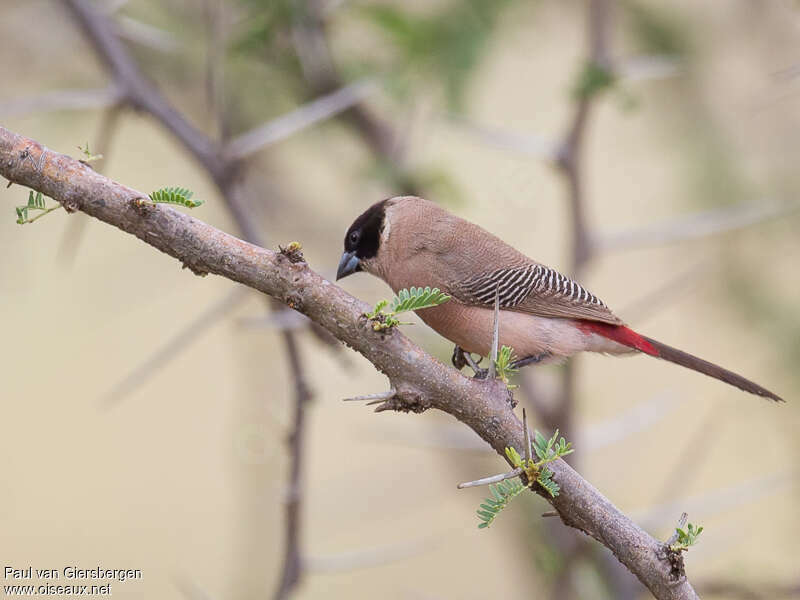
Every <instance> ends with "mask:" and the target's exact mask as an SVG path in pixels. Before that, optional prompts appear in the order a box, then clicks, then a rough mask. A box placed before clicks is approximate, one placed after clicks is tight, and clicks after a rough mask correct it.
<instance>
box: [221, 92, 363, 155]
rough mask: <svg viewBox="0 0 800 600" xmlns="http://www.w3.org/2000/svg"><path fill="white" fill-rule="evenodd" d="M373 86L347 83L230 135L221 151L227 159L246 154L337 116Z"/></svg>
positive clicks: (355, 102) (361, 97)
mask: <svg viewBox="0 0 800 600" xmlns="http://www.w3.org/2000/svg"><path fill="white" fill-rule="evenodd" d="M375 89H376V87H375V85H374V84H373V83H372V82H370V81H359V82H356V83H352V84H350V85H347V86H345V87H343V88H341V89H339V90H336V91H335V92H332V93H330V94H326V95H325V96H322V97H320V98H317V99H316V100H312V101H311V102H309V103H308V104H304V105H303V106H301V107H299V108H296V109H295V110H293V111H292V112H290V113H288V114H286V115H283V116H281V117H278V118H277V119H273V120H272V121H270V122H268V123H265V124H264V125H260V126H259V127H256V128H255V129H253V130H252V131H248V132H247V133H244V134H242V135H240V136H238V137H236V138H234V139H233V140H231V141H230V142H229V143H228V146H227V148H226V151H225V152H226V154H227V156H228V157H229V158H231V159H241V158H245V157H247V156H250V155H251V154H254V153H256V152H258V151H259V150H262V149H264V148H265V147H267V146H269V145H271V144H274V143H276V142H280V141H282V140H285V139H286V138H288V137H290V136H292V135H294V134H295V133H298V132H299V131H302V130H303V129H306V128H308V127H311V126H312V125H315V124H317V123H319V122H320V121H324V120H326V119H330V118H331V117H334V116H336V115H338V114H339V113H341V112H342V111H344V110H347V109H348V108H351V107H352V106H354V105H355V104H357V103H359V102H361V101H362V100H364V99H365V98H367V97H368V96H369V95H370V94H372V93H373V92H374V91H375Z"/></svg>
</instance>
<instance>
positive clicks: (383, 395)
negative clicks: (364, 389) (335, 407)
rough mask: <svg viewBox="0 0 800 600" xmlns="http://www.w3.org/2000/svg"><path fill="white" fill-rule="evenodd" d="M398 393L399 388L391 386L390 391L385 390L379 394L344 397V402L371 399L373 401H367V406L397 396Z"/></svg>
mask: <svg viewBox="0 0 800 600" xmlns="http://www.w3.org/2000/svg"><path fill="white" fill-rule="evenodd" d="M395 394H397V390H395V389H394V388H390V389H389V390H388V391H385V392H378V393H377V394H364V395H363V396H353V397H352V398H344V399H343V401H344V402H363V401H365V400H371V401H372V402H367V406H369V405H370V404H376V403H377V402H384V401H386V400H389V399H391V398H394V397H395Z"/></svg>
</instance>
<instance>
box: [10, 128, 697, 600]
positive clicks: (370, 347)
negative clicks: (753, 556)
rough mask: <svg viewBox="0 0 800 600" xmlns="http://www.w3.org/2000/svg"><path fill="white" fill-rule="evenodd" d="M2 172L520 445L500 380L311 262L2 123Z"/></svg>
mask: <svg viewBox="0 0 800 600" xmlns="http://www.w3.org/2000/svg"><path fill="white" fill-rule="evenodd" d="M0 175H3V176H4V177H5V178H7V179H8V180H9V181H11V182H13V183H18V184H20V185H24V186H27V187H31V188H33V189H35V190H38V191H41V192H42V193H43V194H46V195H47V196H50V197H51V198H54V199H55V200H56V201H58V202H60V203H61V204H62V205H64V207H65V208H66V209H67V210H68V211H70V212H73V211H76V210H81V211H83V212H85V213H86V214H88V215H90V216H93V217H95V218H97V219H99V220H101V221H104V222H106V223H108V224H110V225H113V226H115V227H118V228H119V229H121V230H123V231H125V232H127V233H130V234H131V235H134V236H136V237H138V238H139V239H141V240H142V241H144V242H146V243H147V244H149V245H151V246H153V247H154V248H157V249H158V250H161V251H162V252H164V253H166V254H168V255H169V256H172V257H174V258H176V259H177V260H179V261H180V262H181V263H182V264H183V265H184V267H186V268H189V269H191V270H192V271H193V272H194V273H196V274H198V275H205V274H207V273H214V274H217V275H221V276H222V277H225V278H227V279H230V280H232V281H236V282H239V283H242V284H244V285H246V286H248V287H251V288H253V289H255V290H258V291H261V292H263V293H265V294H267V295H269V296H271V297H273V298H276V299H278V300H280V301H281V302H283V303H285V304H287V305H289V306H290V307H291V308H294V309H295V310H298V311H299V312H302V313H303V314H305V315H307V316H308V317H309V318H310V319H312V320H313V321H316V322H317V323H319V324H320V325H322V326H323V327H324V328H325V329H327V330H328V331H330V332H331V333H332V334H333V335H334V336H335V337H337V338H338V339H340V340H341V341H343V342H345V343H346V344H348V345H349V346H350V347H352V348H353V349H354V350H356V351H358V352H360V353H361V354H363V355H364V356H365V357H366V358H367V359H368V360H369V361H370V362H372V363H373V364H374V365H375V367H376V368H377V369H378V370H380V371H381V372H383V373H384V374H386V375H387V377H388V378H389V380H390V382H391V384H392V387H394V389H396V390H397V395H396V396H395V397H394V398H392V399H390V400H388V401H387V403H386V405H384V406H381V407H379V408H391V409H395V410H400V411H414V412H422V411H424V410H426V409H428V408H436V409H439V410H442V411H444V412H447V413H448V414H450V415H452V416H454V417H455V418H456V419H458V420H459V421H461V422H462V423H464V424H466V425H467V426H469V427H470V428H472V429H473V430H474V431H475V432H476V433H477V434H478V435H479V436H480V437H481V438H482V439H483V440H484V441H486V442H487V443H488V444H489V445H490V446H491V447H492V448H493V449H494V450H495V451H496V452H498V454H500V455H501V456H503V455H504V448H505V447H506V446H514V447H516V448H518V449H519V448H522V447H523V432H522V424H521V423H520V422H519V420H518V419H517V418H516V416H515V415H514V413H513V411H512V409H511V407H510V405H509V403H508V391H507V390H506V388H505V386H504V385H503V384H502V383H501V382H499V381H497V380H493V381H477V380H473V379H469V378H467V377H465V376H463V375H462V374H461V373H459V372H458V371H456V370H455V369H452V368H449V367H447V366H445V365H443V364H442V363H440V362H439V361H437V360H436V359H434V358H432V357H431V356H430V355H428V354H427V353H425V352H424V351H423V350H422V349H420V348H419V347H418V346H416V345H415V344H413V343H412V342H411V341H410V340H409V339H408V338H406V337H405V336H404V335H402V334H401V333H400V332H398V331H389V332H384V333H382V334H381V333H377V332H375V331H373V330H372V328H371V327H369V324H368V323H367V321H366V319H364V317H363V314H364V313H365V312H366V311H367V310H368V309H369V306H368V305H367V304H365V303H364V302H361V301H360V300H358V299H356V298H354V297H352V296H350V295H349V294H348V293H347V292H345V291H344V290H342V289H341V288H339V287H338V286H336V285H334V284H332V283H331V282H330V281H327V280H326V279H324V278H323V277H321V276H320V275H318V274H317V273H316V272H314V271H313V270H311V269H310V268H309V267H308V265H307V264H306V263H304V262H299V263H297V262H292V261H291V260H289V258H287V257H286V256H284V255H282V254H280V253H276V252H272V251H270V250H266V249H264V248H259V247H258V246H254V245H253V244H250V243H247V242H245V241H242V240H240V239H237V238H235V237H234V236H231V235H228V234H226V233H223V232H222V231H219V230H217V229H215V228H213V227H211V226H210V225H207V224H205V223H203V222H202V221H199V220H197V219H195V218H193V217H191V216H189V215H186V214H183V213H180V212H178V211H176V210H173V209H172V208H169V207H166V206H161V205H155V206H153V205H151V204H149V203H147V202H140V201H139V200H140V199H141V198H143V197H144V194H142V193H140V192H137V191H136V190H134V189H131V188H128V187H125V186H123V185H121V184H118V183H115V182H113V181H111V180H110V179H108V178H106V177H104V176H102V175H100V174H99V173H96V172H94V171H93V170H92V169H91V168H89V167H88V166H86V165H84V164H82V163H80V162H79V161H77V160H75V159H72V158H70V157H68V156H65V155H61V154H58V153H56V152H52V151H49V150H47V149H46V148H44V147H43V146H42V145H40V144H39V143H37V142H35V141H33V140H31V139H28V138H25V137H23V136H20V135H17V134H15V133H13V132H11V131H8V130H6V129H4V128H2V127H0ZM550 467H551V470H552V471H553V473H554V475H553V478H554V480H555V481H556V482H557V483H558V484H559V486H560V487H561V493H560V494H559V495H558V496H557V497H555V498H547V499H548V501H549V502H550V503H551V504H552V505H553V507H554V508H555V509H556V510H557V511H558V513H559V516H560V517H561V520H562V521H563V522H564V523H565V524H567V525H569V526H571V527H574V528H576V529H579V530H581V531H583V532H585V533H586V534H587V535H589V536H591V537H593V538H594V539H596V540H597V541H599V542H600V543H602V544H603V545H605V546H606V547H608V548H609V549H611V550H612V552H614V554H615V556H616V557H617V558H618V559H619V561H620V562H622V563H623V564H624V565H626V566H627V567H628V568H629V569H630V570H631V571H632V572H633V573H634V574H635V575H636V576H637V577H638V578H639V579H640V581H642V583H643V584H644V585H646V586H647V587H648V588H649V589H650V591H651V592H652V593H653V594H654V595H655V596H656V597H657V598H659V599H687V598H696V597H697V595H696V594H695V592H694V590H693V589H692V586H691V584H690V583H689V581H688V579H687V578H686V576H685V574H684V573H682V572H680V573H673V572H672V570H671V565H670V562H669V560H668V555H667V549H666V548H665V546H664V544H663V542H660V541H658V540H656V539H654V538H653V537H652V536H650V535H649V534H647V533H646V532H645V531H644V530H643V529H641V528H640V527H639V526H638V525H636V524H635V523H633V522H632V521H631V520H630V519H628V518H627V517H626V516H625V515H623V514H622V513H621V512H620V511H619V510H618V509H617V508H616V507H615V506H614V505H613V504H612V503H611V502H610V501H609V500H608V499H607V498H605V497H604V496H603V495H602V494H601V493H600V492H599V491H597V490H596V489H595V488H594V487H593V486H592V485H591V484H590V483H588V482H587V481H585V480H584V479H583V478H581V476H580V475H579V474H578V473H576V472H575V471H574V470H573V469H572V468H570V467H569V465H567V464H566V463H564V462H563V461H557V462H554V463H552V464H551V466H550Z"/></svg>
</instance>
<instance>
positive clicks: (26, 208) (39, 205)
mask: <svg viewBox="0 0 800 600" xmlns="http://www.w3.org/2000/svg"><path fill="white" fill-rule="evenodd" d="M59 208H61V205H60V204H56V205H55V206H53V207H51V208H47V203H46V202H45V196H43V195H42V192H36V193H35V194H34V192H33V191H29V192H28V203H27V204H25V205H23V206H16V207H14V211H15V212H16V214H17V224H19V225H25V224H26V223H33V222H34V221H36V220H37V219H40V218H41V217H43V216H45V215H46V214H49V213H51V212H53V211H54V210H58V209H59ZM32 210H34V211H37V210H38V211H41V212H40V213H39V214H37V215H36V216H35V217H32V216H31V212H30V211H32Z"/></svg>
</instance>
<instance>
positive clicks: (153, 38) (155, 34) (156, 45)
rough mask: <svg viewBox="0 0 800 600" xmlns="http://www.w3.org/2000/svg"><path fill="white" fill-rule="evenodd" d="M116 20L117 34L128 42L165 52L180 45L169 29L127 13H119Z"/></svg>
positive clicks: (173, 49)
mask: <svg viewBox="0 0 800 600" xmlns="http://www.w3.org/2000/svg"><path fill="white" fill-rule="evenodd" d="M116 21H117V24H118V25H119V27H118V28H117V35H119V37H121V38H123V39H125V40H128V41H129V42H133V43H134V44H139V45H140V46H144V47H146V48H151V49H153V50H158V51H159V52H163V53H165V54H171V53H173V52H175V51H176V50H177V49H178V48H179V47H180V44H179V43H178V40H177V38H176V37H175V35H174V34H172V33H171V32H169V31H164V30H163V29H159V28H158V27H154V26H153V25H149V24H147V23H142V22H141V21H137V20H136V19H132V18H131V17H129V16H127V15H119V16H118V17H117V18H116Z"/></svg>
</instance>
